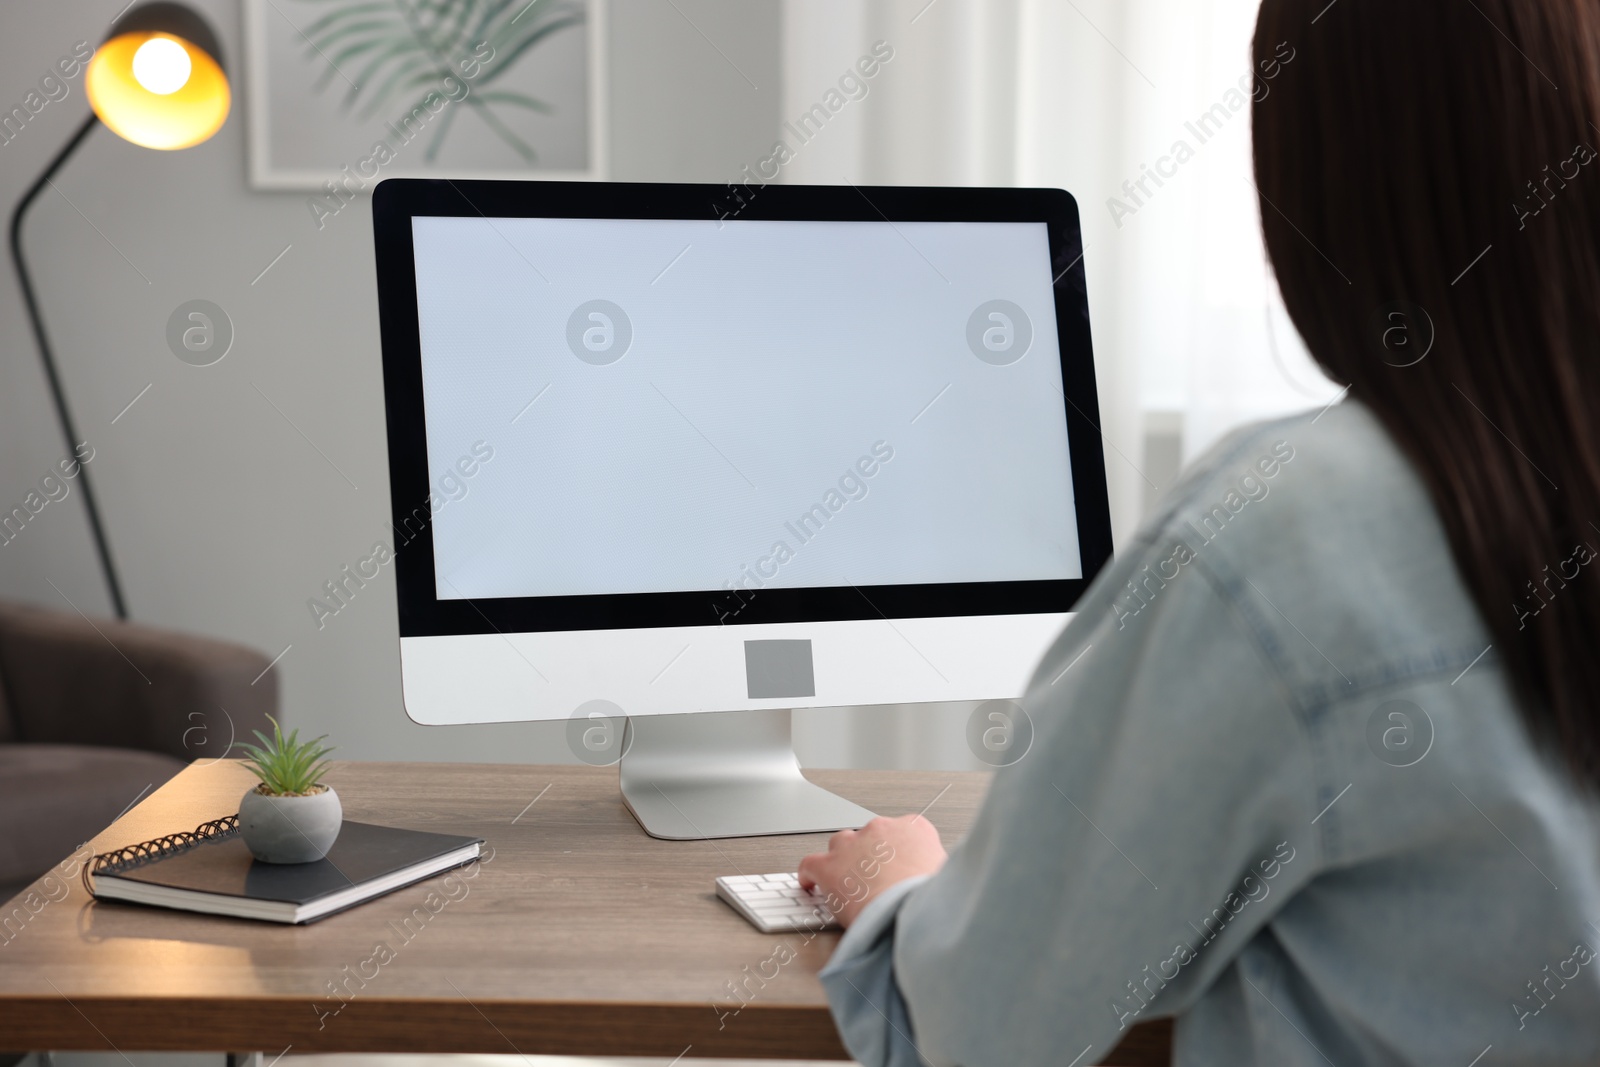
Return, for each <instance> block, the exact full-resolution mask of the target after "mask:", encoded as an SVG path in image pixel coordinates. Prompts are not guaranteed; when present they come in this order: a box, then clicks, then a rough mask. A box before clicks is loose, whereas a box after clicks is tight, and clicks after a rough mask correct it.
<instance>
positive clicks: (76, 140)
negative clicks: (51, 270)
mask: <svg viewBox="0 0 1600 1067" xmlns="http://www.w3.org/2000/svg"><path fill="white" fill-rule="evenodd" d="M99 122H100V120H99V118H98V117H97V116H96V115H95V114H94V112H92V111H91V112H90V113H89V117H88V118H87V119H85V120H84V121H83V125H82V126H79V127H78V132H76V133H74V134H73V135H72V139H71V140H69V141H68V142H67V144H66V147H64V148H62V149H61V151H60V152H58V153H57V154H56V157H55V158H54V159H52V160H51V161H50V165H49V166H48V167H46V168H45V170H44V173H43V174H41V175H39V179H38V180H37V181H35V182H34V183H33V184H32V185H31V186H29V187H28V191H27V192H26V193H24V194H23V196H22V199H21V201H19V202H18V203H17V209H16V210H15V211H13V212H12V213H11V258H12V260H14V261H15V262H16V265H17V279H18V281H19V282H20V284H21V286H22V302H23V304H25V305H26V306H27V309H28V320H29V321H30V322H32V323H33V336H34V340H35V341H37V342H38V345H39V357H40V360H41V362H42V363H43V364H44V374H45V379H46V380H47V381H48V382H49V383H50V397H51V399H52V400H54V401H55V406H56V417H57V418H58V419H59V421H60V423H61V434H62V436H63V437H65V438H66V443H67V454H68V455H73V454H74V453H75V450H76V449H77V447H78V433H77V430H75V429H74V428H73V424H72V413H71V412H69V411H68V410H67V394H66V392H65V390H63V389H62V387H61V374H60V372H59V371H58V370H57V369H56V361H55V356H54V355H52V354H51V352H50V340H49V338H48V337H47V336H46V335H45V329H44V318H43V317H42V316H41V315H40V314H39V303H38V301H37V300H36V299H35V298H34V295H33V279H32V277H31V276H30V275H29V274H28V264H27V260H26V259H25V258H24V257H23V255H22V216H23V214H24V213H25V212H27V210H28V206H29V205H30V204H32V203H33V201H34V200H35V199H36V198H37V197H38V195H39V194H40V193H41V192H43V191H44V188H45V186H47V185H49V184H50V179H51V178H53V177H55V173H56V171H58V170H60V169H61V165H62V164H63V163H65V162H66V161H67V158H68V157H69V156H71V155H72V153H73V152H74V151H75V150H76V149H77V147H78V145H80V144H82V143H83V139H84V138H85V137H87V136H89V131H90V130H92V129H94V127H95V126H97V125H98V124H99ZM78 474H79V477H80V478H82V480H83V482H82V488H83V507H84V511H85V512H87V514H88V516H89V531H90V532H91V533H92V534H93V535H94V546H95V550H96V551H97V552H98V553H99V556H100V567H101V569H102V570H103V571H105V576H106V591H107V592H108V593H110V595H111V606H112V608H113V609H114V610H115V611H116V613H117V618H119V619H126V618H127V617H128V609H127V606H126V605H125V604H124V602H123V599H122V586H121V584H120V583H119V582H118V581H117V569H116V567H115V565H113V564H112V562H111V545H110V543H109V542H107V540H106V531H105V527H104V526H103V525H101V522H100V508H99V507H98V506H97V505H96V504H95V499H94V491H93V489H92V488H91V487H90V484H89V468H88V467H82V468H81V469H80V470H79V472H78Z"/></svg>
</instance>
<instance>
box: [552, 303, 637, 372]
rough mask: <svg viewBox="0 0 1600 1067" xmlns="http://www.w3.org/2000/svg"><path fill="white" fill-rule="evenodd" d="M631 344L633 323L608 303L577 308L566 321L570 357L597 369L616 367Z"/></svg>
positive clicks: (582, 305) (624, 313)
mask: <svg viewBox="0 0 1600 1067" xmlns="http://www.w3.org/2000/svg"><path fill="white" fill-rule="evenodd" d="M632 343H633V323H632V322H630V321H628V314H627V312H625V311H623V310H622V309H621V308H619V307H618V306H617V305H615V304H613V303H612V302H611V301H609V300H590V301H588V302H587V303H583V304H579V305H578V307H577V309H576V310H574V311H573V313H572V314H571V315H569V316H568V317H567V347H568V348H570V349H572V354H573V355H575V356H577V357H578V358H579V359H581V360H583V361H584V362H585V363H591V364H593V365H594V366H596V367H604V366H606V365H607V364H609V363H615V362H616V361H617V360H619V359H621V358H622V357H623V356H625V355H627V354H628V346H629V345H630V344H632Z"/></svg>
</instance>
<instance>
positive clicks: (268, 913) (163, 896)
mask: <svg viewBox="0 0 1600 1067" xmlns="http://www.w3.org/2000/svg"><path fill="white" fill-rule="evenodd" d="M482 844H483V838H481V837H462V836H460V835H459V834H436V833H431V832H429V831H425V830H402V829H399V828H397V827H393V826H375V825H373V824H371V823H364V822H351V821H349V820H348V819H347V820H345V823H344V825H343V827H342V828H341V829H340V830H339V839H338V840H337V841H335V842H334V843H333V848H331V849H330V850H329V851H328V854H327V856H326V857H324V858H323V859H320V860H316V861H314V862H312V863H262V862H260V861H259V860H257V859H256V858H255V857H254V856H252V855H251V854H250V850H249V849H248V848H246V847H245V843H244V840H243V839H242V838H240V836H239V817H238V816H237V815H229V816H227V817H226V818H222V819H217V820H215V821H213V822H208V823H206V824H205V825H203V826H200V827H198V828H196V829H195V830H193V831H187V832H184V833H178V834H172V835H170V836H167V837H160V838H156V839H155V840H154V841H145V842H142V843H140V844H137V845H130V846H128V847H127V848H121V849H117V850H116V851H114V852H105V853H101V854H100V855H98V856H96V857H95V858H94V859H93V860H91V861H90V863H89V864H88V866H86V867H84V869H83V883H84V886H85V888H87V889H88V890H89V892H90V894H91V895H92V896H94V897H95V898H96V899H98V900H120V901H126V902H129V903H133V904H150V905H155V906H158V907H163V908H176V909H179V910H182V911H198V912H206V913H209V914H212V915H229V916H233V917H235V918H240V919H264V920H266V921H269V922H280V923H308V922H313V921H315V920H317V919H321V918H324V917H325V916H328V915H332V914H333V913H334V912H338V911H343V910H344V909H346V908H352V907H355V906H356V905H357V904H362V903H365V902H366V901H369V900H372V899H373V898H375V897H381V896H383V895H384V894H385V893H392V892H394V891H395V890H396V889H402V888H404V887H405V886H408V885H413V884H415V883H417V882H420V881H422V880H423V879H424V878H429V877H432V876H433V875H435V874H439V873H440V872H442V871H447V870H450V869H451V868H452V867H459V866H461V865H463V864H466V863H471V862H472V861H473V860H475V859H477V858H478V852H479V848H480V846H482Z"/></svg>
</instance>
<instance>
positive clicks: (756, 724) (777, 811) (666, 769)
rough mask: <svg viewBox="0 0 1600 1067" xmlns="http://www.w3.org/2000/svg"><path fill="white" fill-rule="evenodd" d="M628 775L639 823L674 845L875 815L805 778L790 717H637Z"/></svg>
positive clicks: (626, 793)
mask: <svg viewBox="0 0 1600 1067" xmlns="http://www.w3.org/2000/svg"><path fill="white" fill-rule="evenodd" d="M621 776H622V800H623V802H624V803H625V804H627V805H628V810H629V811H631V812H633V817H634V818H635V819H638V820H639V825H640V826H642V827H644V832H645V833H647V834H649V835H650V836H651V837H660V838H664V839H666V840H668V841H699V840H704V839H706V838H712V837H756V836H760V835H765V834H812V833H822V832H826V831H830V830H843V829H845V828H847V827H857V826H862V825H864V824H865V823H866V822H867V820H869V819H871V818H872V817H873V813H872V812H870V811H868V810H867V809H866V808H863V807H861V806H860V805H858V804H852V803H851V802H850V801H848V800H846V799H844V798H843V797H841V796H837V795H835V794H833V793H830V792H828V791H827V790H826V789H823V788H822V787H821V786H818V785H813V784H812V783H810V782H808V781H806V779H805V778H804V777H803V776H802V775H801V774H800V761H799V760H798V759H797V758H796V757H795V754H794V746H793V743H792V739H791V734H790V730H789V712H788V711H787V710H782V711H721V712H705V713H701V714H697V715H642V716H636V717H633V718H630V719H628V722H627V726H626V728H625V732H624V735H623V756H622V762H621Z"/></svg>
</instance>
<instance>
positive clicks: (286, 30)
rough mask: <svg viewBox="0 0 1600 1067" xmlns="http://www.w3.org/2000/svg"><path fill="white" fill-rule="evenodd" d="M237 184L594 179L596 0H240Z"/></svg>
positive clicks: (598, 128) (599, 139)
mask: <svg viewBox="0 0 1600 1067" xmlns="http://www.w3.org/2000/svg"><path fill="white" fill-rule="evenodd" d="M244 16H245V51H246V64H247V69H246V76H247V79H248V88H249V100H248V121H249V141H250V180H251V184H252V185H254V186H255V187H256V188H258V189H319V190H320V189H324V188H325V186H326V183H328V182H334V183H335V184H341V183H342V184H344V185H345V187H346V188H352V189H353V188H358V187H362V186H356V185H351V184H350V183H349V182H348V181H347V180H346V179H347V177H353V178H355V180H356V181H357V182H359V183H363V185H365V184H370V183H372V182H374V181H377V180H379V179H381V178H390V177H410V178H516V177H539V178H558V179H559V178H566V179H598V178H601V177H603V175H604V173H605V159H604V153H605V135H604V134H605V128H604V112H605V101H604V85H605V71H604V62H605V48H604V43H605V10H604V0H244Z"/></svg>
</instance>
